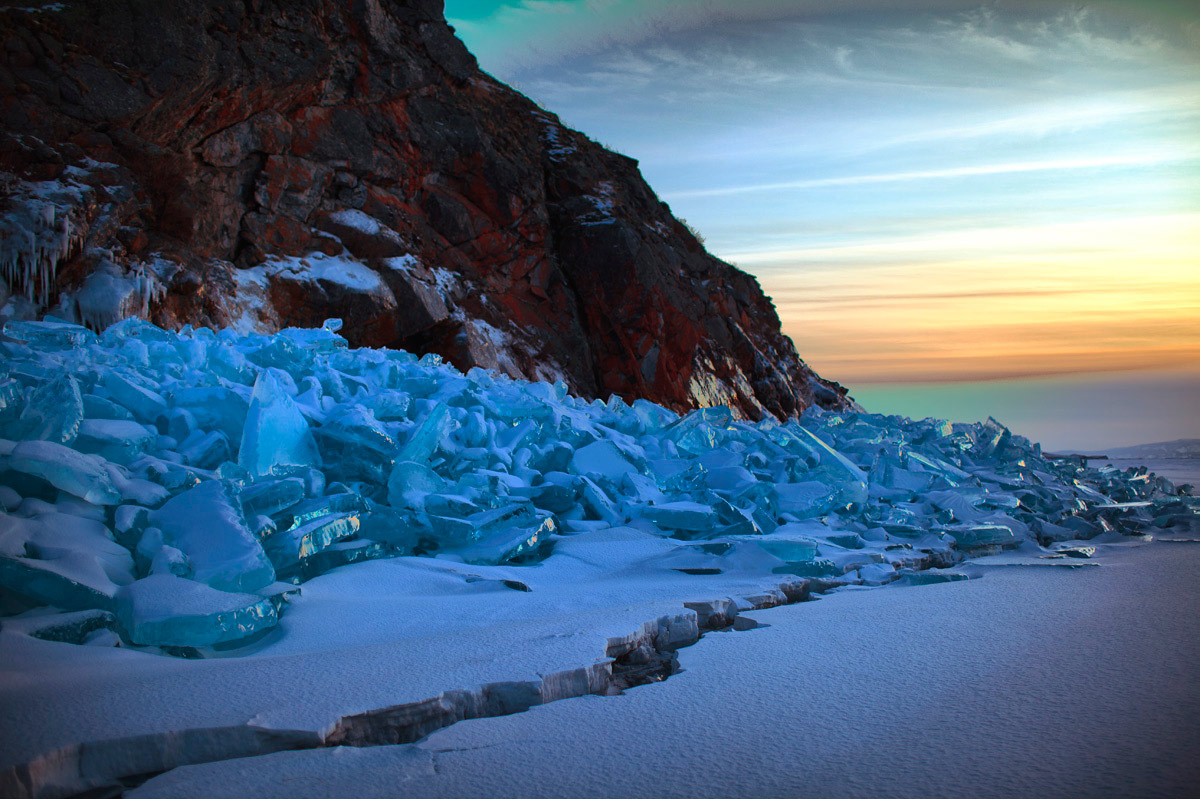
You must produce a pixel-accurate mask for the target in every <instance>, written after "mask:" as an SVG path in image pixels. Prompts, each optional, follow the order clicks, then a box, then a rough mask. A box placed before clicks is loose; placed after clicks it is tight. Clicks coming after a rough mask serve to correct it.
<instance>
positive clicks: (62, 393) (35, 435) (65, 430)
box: [10, 375, 83, 444]
mask: <svg viewBox="0 0 1200 799" xmlns="http://www.w3.org/2000/svg"><path fill="white" fill-rule="evenodd" d="M82 421H83V396H82V395H81V394H80V393H79V383H78V382H76V380H75V378H74V377H72V376H71V375H61V376H59V377H56V378H55V379H54V380H50V381H48V382H46V383H43V384H42V385H40V386H38V387H37V388H36V389H34V391H33V393H32V394H31V395H30V396H29V402H28V403H27V404H26V405H25V408H24V410H23V411H22V412H21V416H20V418H19V419H18V420H17V422H16V424H14V425H13V434H12V435H11V436H10V437H11V438H14V439H18V440H20V439H41V440H44V441H53V442H54V443H56V444H70V443H71V442H72V441H74V440H75V435H76V434H77V432H78V431H79V424H80V422H82Z"/></svg>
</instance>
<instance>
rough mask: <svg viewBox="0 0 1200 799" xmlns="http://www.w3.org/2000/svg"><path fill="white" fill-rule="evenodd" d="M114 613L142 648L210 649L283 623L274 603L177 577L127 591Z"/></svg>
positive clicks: (153, 578)
mask: <svg viewBox="0 0 1200 799" xmlns="http://www.w3.org/2000/svg"><path fill="white" fill-rule="evenodd" d="M116 610H117V620H118V622H119V623H120V625H121V627H122V628H123V629H124V630H125V633H126V635H128V636H129V640H130V641H132V642H133V643H135V644H139V645H142V646H187V647H197V646H212V645H214V644H222V643H226V642H231V641H238V640H241V639H245V638H248V637H250V636H253V635H255V634H257V633H261V632H263V631H265V630H269V629H270V628H272V627H274V626H275V624H276V623H277V622H278V620H279V616H278V614H277V613H276V611H275V605H274V604H273V603H272V602H271V600H270V599H266V598H264V597H261V596H258V595H256V594H245V593H229V592H226V591H220V590H217V589H215V588H212V587H210V586H208V585H205V584H204V583H198V582H195V581H193V580H186V579H184V578H182V577H177V576H175V575H173V574H152V575H150V576H149V577H145V578H143V579H141V580H138V581H137V582H135V583H132V584H130V585H128V586H125V587H124V588H122V589H121V590H120V592H119V593H118V594H117V602H116Z"/></svg>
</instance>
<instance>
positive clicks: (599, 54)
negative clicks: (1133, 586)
mask: <svg viewBox="0 0 1200 799" xmlns="http://www.w3.org/2000/svg"><path fill="white" fill-rule="evenodd" d="M446 15H447V18H448V19H449V20H450V22H451V24H452V25H454V26H455V28H456V30H457V32H458V35H459V36H460V37H461V38H462V39H463V41H464V42H466V44H467V46H468V47H469V48H470V49H471V51H472V52H473V53H475V55H476V56H477V58H478V59H479V61H480V65H481V66H482V67H483V68H484V69H485V70H487V71H488V72H490V73H491V74H492V75H494V76H495V77H497V78H498V79H500V80H502V81H504V82H506V83H509V84H510V85H513V86H514V87H515V88H517V89H519V90H520V91H522V92H524V93H525V94H527V95H528V96H530V97H531V98H532V99H534V100H535V101H537V102H538V103H540V104H541V105H542V106H543V107H545V108H547V109H549V110H551V111H553V112H555V113H556V114H558V115H559V116H560V117H561V118H562V120H563V121H564V123H566V124H568V125H570V126H571V127H574V128H576V129H579V130H582V131H583V132H584V133H586V134H588V135H589V136H590V137H592V138H593V139H595V140H597V141H600V142H601V143H603V144H605V145H606V146H608V147H610V148H611V149H615V150H617V151H619V152H622V153H625V154H626V155H630V156H632V157H634V158H637V159H638V160H639V162H640V164H641V169H642V172H643V174H644V175H645V177H646V178H647V180H648V182H649V183H650V185H651V186H652V187H654V189H655V190H656V191H657V192H658V194H659V196H660V197H661V198H662V199H663V200H664V201H666V202H667V203H669V204H670V206H671V208H672V210H673V211H674V212H675V214H676V216H678V217H681V218H684V219H686V220H687V221H688V222H689V223H690V224H691V225H692V226H693V227H694V228H696V229H697V230H699V231H700V233H701V234H702V235H703V236H704V238H705V240H706V245H707V247H708V249H709V250H710V251H711V252H712V253H713V254H715V255H717V256H719V257H721V258H724V259H725V260H727V261H730V262H732V263H734V264H736V265H737V266H739V267H740V268H742V269H744V270H746V271H748V272H751V273H752V274H754V275H755V276H757V277H758V279H759V281H760V282H761V284H762V286H763V289H764V290H765V291H766V293H767V294H768V295H769V296H771V297H772V298H773V299H774V301H775V304H776V307H777V308H778V310H779V314H780V318H781V320H782V323H783V329H784V332H785V333H787V334H788V335H790V336H791V337H792V339H793V340H794V341H795V342H796V346H797V349H798V350H799V352H800V354H801V356H802V357H803V358H804V359H805V360H806V361H807V362H808V363H809V364H810V365H811V366H813V367H814V368H815V369H816V370H817V371H818V372H819V373H820V374H822V375H823V376H825V377H828V378H830V379H833V380H837V381H839V382H841V383H842V384H844V385H846V386H848V387H849V388H850V389H851V394H852V395H853V396H854V397H855V398H856V399H858V400H859V401H860V402H861V403H862V404H863V405H864V406H865V407H867V409H868V410H872V411H880V412H887V413H892V412H895V413H905V414H906V415H912V416H918V417H920V416H927V415H932V416H938V417H942V418H945V417H949V418H955V419H962V420H973V419H979V418H986V416H988V415H993V416H995V417H996V418H997V419H999V420H1000V421H1002V422H1004V423H1006V424H1009V425H1010V426H1013V427H1014V429H1018V430H1019V431H1020V432H1023V433H1025V434H1026V435H1030V436H1031V437H1033V438H1035V439H1038V440H1041V441H1042V442H1043V443H1044V444H1046V445H1047V446H1049V447H1053V448H1076V449H1097V448H1101V447H1104V446H1122V445H1129V444H1137V443H1145V442H1148V441H1155V440H1165V439H1172V438H1181V437H1200V6H1196V5H1195V4H1194V3H1188V2H1154V0H1144V1H1143V2H1134V1H1133V0H1129V1H1128V2H1111V1H1110V2H1092V3H1060V2H1007V3H989V4H984V5H980V4H977V3H962V2H949V1H948V0H927V1H926V2H886V0H845V1H844V2H840V3H827V2H810V1H809V0H790V1H785V0H447V3H446Z"/></svg>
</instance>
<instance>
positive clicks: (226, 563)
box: [149, 480, 275, 591]
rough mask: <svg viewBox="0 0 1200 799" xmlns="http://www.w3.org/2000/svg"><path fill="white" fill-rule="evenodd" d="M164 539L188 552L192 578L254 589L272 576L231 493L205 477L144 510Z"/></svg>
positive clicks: (227, 587) (224, 587) (225, 588)
mask: <svg viewBox="0 0 1200 799" xmlns="http://www.w3.org/2000/svg"><path fill="white" fill-rule="evenodd" d="M149 523H150V524H152V525H154V526H156V527H158V528H159V529H161V530H162V540H163V543H165V544H168V545H170V546H173V547H175V548H176V549H178V550H180V551H181V552H183V553H184V554H185V555H187V557H188V560H189V561H190V562H191V564H192V568H193V570H194V574H195V579H196V580H198V581H200V582H203V583H207V584H208V585H211V586H212V587H213V588H217V589H220V590H223V591H253V590H255V589H258V588H262V587H263V586H264V585H269V584H270V583H273V582H274V581H275V570H274V568H273V567H272V565H271V562H270V560H268V559H267V555H266V553H265V552H263V548H262V545H261V544H260V543H259V542H258V539H257V538H256V537H255V536H254V534H253V533H251V532H250V530H249V529H248V528H247V527H246V524H245V522H244V520H243V518H242V513H241V509H240V508H239V507H238V506H237V500H236V497H235V496H234V495H233V493H232V491H231V490H230V489H229V487H228V486H226V485H225V484H224V483H222V482H220V481H218V480H210V481H208V482H204V483H201V484H200V485H198V486H196V487H194V488H192V489H190V490H188V491H186V492H184V493H182V494H180V495H178V496H176V497H173V498H172V499H170V500H169V501H168V502H167V503H166V504H164V505H163V506H162V507H161V508H159V509H158V510H156V511H153V512H151V513H150V514H149Z"/></svg>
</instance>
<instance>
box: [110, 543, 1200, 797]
mask: <svg viewBox="0 0 1200 799" xmlns="http://www.w3.org/2000/svg"><path fill="white" fill-rule="evenodd" d="M1102 563H1103V566H1102V567H1101V568H1096V569H1090V570H1083V571H1070V570H1063V569H1057V568H1043V569H999V570H997V569H991V570H987V573H986V575H985V576H984V578H983V579H980V580H971V581H970V582H960V583H950V584H945V585H934V586H928V587H922V588H919V589H914V588H898V587H897V588H887V589H882V590H875V591H861V590H858V591H847V590H843V591H840V592H836V593H834V594H832V595H828V596H826V597H823V598H822V599H820V600H819V601H818V602H814V603H803V604H799V605H790V606H786V607H781V608H776V609H772V610H767V611H761V612H758V613H755V614H753V616H754V618H755V619H756V620H758V621H759V622H761V623H762V624H764V625H767V626H765V627H759V628H757V629H753V630H749V631H746V632H728V633H710V634H708V635H706V636H705V637H704V638H703V639H702V640H701V641H700V642H699V643H698V644H697V645H695V646H694V647H691V648H688V649H684V650H682V652H681V656H682V662H683V666H684V671H683V672H682V673H681V674H677V675H675V676H673V677H670V678H669V679H668V680H666V681H665V682H663V683H658V684H653V685H648V686H644V687H640V688H634V689H632V690H630V691H628V692H626V693H625V694H623V695H621V696H614V697H583V698H579V699H571V700H567V701H563V702H556V703H553V704H550V705H545V706H542V707H536V708H533V709H532V710H530V711H528V712H526V713H519V714H516V715H511V716H505V717H501V718H489V719H479V720H472V721H464V722H461V723H459V724H457V725H455V726H453V727H449V728H446V729H444V730H441V731H439V732H435V733H434V734H433V735H431V736H430V737H429V738H428V739H426V740H424V741H422V742H420V743H418V744H415V745H406V746H388V747H377V748H370V749H347V748H333V749H321V750H314V751H305V752H287V753H279V754H273V755H267V756H264V757H255V758H246V759H240V760H228V761H224V762H221V763H213V764H208V765H201V766H192V767H185V768H180V769H177V770H175V771H172V772H169V773H167V774H164V775H162V776H160V777H156V778H154V779H152V780H150V781H149V782H147V783H146V784H145V785H143V786H141V787H140V788H138V789H136V790H134V791H131V792H129V793H128V794H127V796H128V797H129V799H166V797H178V796H205V797H210V799H222V798H223V797H240V796H255V797H260V799H273V798H275V797H278V799H318V797H338V796H345V795H354V796H357V797H360V798H361V799H374V797H381V798H382V797H392V796H397V795H403V796H405V797H411V799H424V798H425V797H430V798H432V797H461V798H462V799H467V798H468V797H495V796H513V797H517V796H520V797H529V798H530V799H536V798H537V797H557V798H558V799H571V798H572V797H580V799H583V798H584V797H587V798H589V799H590V798H591V797H600V796H639V795H653V796H658V797H686V798H687V799H692V798H693V797H697V798H698V797H714V798H719V799H730V798H731V797H762V798H763V799H769V798H770V797H796V796H845V797H876V796H890V797H914V799H916V798H919V797H957V796H964V795H970V796H978V797H1007V796H1043V797H1076V796H1091V797H1126V796H1139V797H1158V796H1162V797H1168V796H1184V795H1188V794H1190V793H1192V792H1193V791H1194V787H1195V785H1196V784H1197V780H1200V761H1198V760H1197V759H1196V757H1195V753H1196V751H1197V747H1200V721H1198V719H1200V682H1197V681H1196V680H1195V679H1193V677H1192V676H1191V672H1192V670H1193V667H1194V664H1195V663H1196V662H1197V659H1198V658H1200V594H1197V592H1196V591H1195V588H1194V585H1193V579H1192V575H1193V574H1194V573H1195V572H1196V570H1197V569H1200V549H1198V548H1195V547H1178V546H1172V545H1169V544H1151V545H1149V546H1143V547H1141V548H1139V549H1138V550H1137V551H1125V552H1120V551H1117V549H1116V548H1113V549H1112V550H1111V551H1109V552H1108V553H1106V555H1105V557H1103V558H1102Z"/></svg>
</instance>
